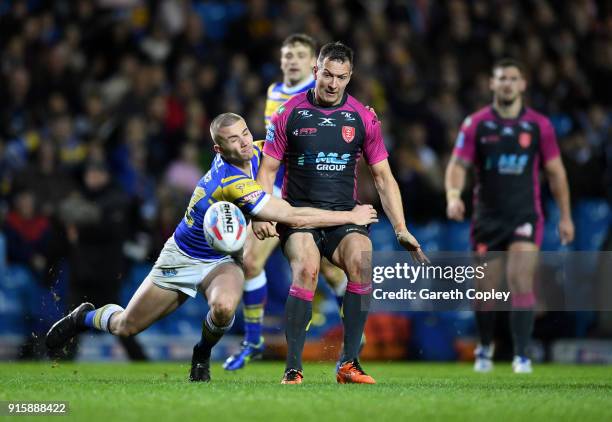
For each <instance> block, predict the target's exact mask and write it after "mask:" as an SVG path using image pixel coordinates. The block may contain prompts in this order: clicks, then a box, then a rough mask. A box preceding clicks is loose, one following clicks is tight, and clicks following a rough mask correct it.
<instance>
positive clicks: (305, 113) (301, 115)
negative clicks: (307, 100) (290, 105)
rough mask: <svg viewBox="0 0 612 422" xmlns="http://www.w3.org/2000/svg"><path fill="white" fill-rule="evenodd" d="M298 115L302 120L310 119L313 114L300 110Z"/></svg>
mask: <svg viewBox="0 0 612 422" xmlns="http://www.w3.org/2000/svg"><path fill="white" fill-rule="evenodd" d="M297 114H298V116H300V118H302V119H308V118H309V117H312V113H311V112H310V111H309V110H298V112H297Z"/></svg>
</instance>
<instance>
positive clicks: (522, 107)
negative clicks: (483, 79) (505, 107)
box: [491, 105, 527, 122]
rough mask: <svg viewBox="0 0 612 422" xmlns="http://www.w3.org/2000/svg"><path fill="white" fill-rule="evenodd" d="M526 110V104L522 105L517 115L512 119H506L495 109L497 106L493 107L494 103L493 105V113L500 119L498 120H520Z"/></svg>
mask: <svg viewBox="0 0 612 422" xmlns="http://www.w3.org/2000/svg"><path fill="white" fill-rule="evenodd" d="M526 112H527V109H526V108H525V106H524V105H522V106H521V109H520V110H519V113H518V114H517V115H516V117H514V118H512V119H506V118H504V117H502V116H500V115H499V113H498V112H497V110H495V107H493V105H491V113H493V115H494V116H495V118H496V119H498V120H502V121H506V122H512V121H515V120H519V119H520V118H521V117H523V115H524V114H525V113H526Z"/></svg>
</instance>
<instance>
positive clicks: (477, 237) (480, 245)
mask: <svg viewBox="0 0 612 422" xmlns="http://www.w3.org/2000/svg"><path fill="white" fill-rule="evenodd" d="M543 233H544V220H543V219H542V218H540V217H538V216H530V217H526V218H515V219H513V220H503V219H500V218H490V217H489V218H486V217H485V218H478V219H476V220H474V221H473V222H472V233H471V236H470V237H471V243H472V250H474V251H476V252H487V251H505V250H507V249H508V247H509V246H510V244H511V243H513V242H533V243H535V244H536V245H538V246H541V245H542V237H543Z"/></svg>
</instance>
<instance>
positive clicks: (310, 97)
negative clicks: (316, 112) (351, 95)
mask: <svg viewBox="0 0 612 422" xmlns="http://www.w3.org/2000/svg"><path fill="white" fill-rule="evenodd" d="M306 98H308V102H309V103H310V104H312V105H313V106H315V107H317V108H324V109H328V110H333V109H336V108H340V107H342V106H343V105H344V103H346V100H347V98H348V94H347V92H346V91H344V94H343V95H342V100H341V101H340V103H339V104H337V105H335V106H329V107H327V106H322V105H320V104H317V102H316V101H315V95H314V88H311V89H309V90H308V92H307V93H306Z"/></svg>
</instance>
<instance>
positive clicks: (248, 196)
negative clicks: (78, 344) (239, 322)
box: [46, 113, 377, 381]
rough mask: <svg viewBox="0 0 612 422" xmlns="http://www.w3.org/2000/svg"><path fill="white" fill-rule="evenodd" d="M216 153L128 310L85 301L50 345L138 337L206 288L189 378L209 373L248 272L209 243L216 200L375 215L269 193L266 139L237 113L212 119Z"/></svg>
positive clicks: (286, 213)
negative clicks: (85, 336)
mask: <svg viewBox="0 0 612 422" xmlns="http://www.w3.org/2000/svg"><path fill="white" fill-rule="evenodd" d="M210 132H211V136H212V139H213V141H214V143H215V145H214V150H215V152H216V153H217V156H216V157H215V159H214V160H213V163H212V168H211V169H210V171H209V172H207V173H206V175H204V177H202V179H201V180H200V181H199V182H198V185H197V186H196V187H195V189H194V192H193V195H192V197H191V201H190V202H189V206H188V207H187V210H186V212H185V216H184V218H183V219H182V220H181V222H180V223H179V224H178V226H177V228H176V230H175V232H174V234H173V235H172V236H171V237H170V238H169V239H168V241H167V242H166V244H165V245H164V248H163V249H162V251H161V253H160V255H159V257H158V259H157V261H156V262H155V265H154V266H153V268H152V269H151V272H150V273H149V275H148V276H147V277H146V278H145V279H144V281H143V282H142V284H141V285H140V287H139V288H138V290H137V291H136V293H134V296H133V297H132V299H131V300H130V302H129V303H128V305H127V307H126V308H125V309H123V308H122V307H121V306H119V305H116V304H108V305H104V306H102V307H100V308H98V309H95V308H94V306H93V305H92V304H91V303H83V304H81V305H80V306H78V307H77V308H76V309H75V310H73V311H72V312H71V313H70V314H69V315H67V316H66V317H64V318H62V319H60V320H59V321H58V322H56V323H55V324H54V325H53V326H52V327H51V329H50V330H49V332H48V333H47V338H46V345H47V347H48V348H49V349H50V350H57V349H60V348H62V347H63V346H64V345H65V344H66V343H67V342H68V341H70V339H71V338H72V337H74V336H75V335H77V334H79V333H80V332H83V331H85V330H87V329H89V328H92V329H97V330H100V331H106V332H109V333H111V334H114V335H117V336H122V337H125V336H133V335H136V334H138V333H139V332H141V331H143V330H144V329H146V328H147V327H149V326H150V325H151V324H153V323H154V322H155V321H157V320H159V319H160V318H162V317H164V316H166V315H168V314H169V313H171V312H173V311H174V310H175V309H176V308H178V307H179V306H180V305H182V304H183V302H185V300H187V299H188V298H189V297H195V296H196V295H197V293H198V292H201V293H202V294H203V295H204V296H205V298H206V300H207V301H208V305H209V308H210V310H209V312H208V315H207V316H206V319H205V321H204V324H203V328H202V338H201V340H200V342H199V343H198V344H196V346H195V347H194V349H193V358H192V363H191V373H190V376H189V379H190V380H191V381H209V380H210V353H211V349H212V347H213V346H214V345H215V344H216V343H217V342H218V341H219V339H220V338H221V336H223V334H224V333H225V332H226V331H227V330H229V329H230V328H231V326H232V324H233V321H234V312H235V310H236V306H237V305H238V303H239V301H240V299H241V297H242V290H243V284H244V274H243V271H242V268H241V266H240V265H239V263H240V260H241V259H240V258H241V255H242V251H240V252H239V253H238V254H237V255H236V256H237V257H238V258H236V257H234V256H229V255H223V254H220V253H219V252H217V251H215V250H214V249H212V248H211V247H210V245H209V244H208V242H207V241H206V237H205V235H204V230H203V219H204V215H205V214H206V211H207V210H208V208H209V207H210V205H211V204H214V203H215V202H218V201H229V202H233V203H235V204H236V205H237V206H238V207H239V208H240V209H241V210H242V211H243V212H244V214H245V215H246V216H251V217H255V218H262V219H264V220H269V219H277V220H278V221H282V222H284V223H285V224H289V225H291V226H298V227H299V226H302V227H304V226H305V227H327V226H335V225H337V224H346V223H357V224H369V223H373V222H376V221H377V220H376V211H375V210H374V209H373V208H372V206H369V205H368V206H359V207H356V208H355V209H353V210H351V211H350V212H329V211H324V210H317V209H314V208H295V207H291V206H290V205H289V204H288V203H287V202H285V201H283V200H281V199H278V198H275V197H273V196H272V195H270V194H268V193H266V192H265V191H264V190H263V188H262V187H261V186H260V185H259V184H258V183H257V182H256V181H255V180H254V177H255V176H256V174H257V171H258V169H259V166H260V163H261V158H262V144H263V143H262V142H261V141H260V142H253V136H252V135H251V132H250V131H249V129H248V127H247V125H246V122H245V121H244V119H243V118H242V117H240V116H238V115H236V114H233V113H224V114H221V115H219V116H217V117H216V118H215V119H214V120H213V121H212V123H211V128H210Z"/></svg>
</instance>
